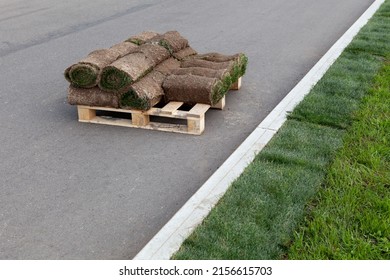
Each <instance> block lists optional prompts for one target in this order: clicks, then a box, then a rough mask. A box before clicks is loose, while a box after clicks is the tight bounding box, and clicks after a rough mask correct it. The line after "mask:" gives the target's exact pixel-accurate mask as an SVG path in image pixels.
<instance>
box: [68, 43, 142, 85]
mask: <svg viewBox="0 0 390 280" xmlns="http://www.w3.org/2000/svg"><path fill="white" fill-rule="evenodd" d="M137 47H138V46H137V45H135V44H133V43H129V42H122V43H119V44H116V45H114V46H112V47H111V48H109V49H100V50H95V51H93V52H91V53H89V54H88V55H87V57H85V58H84V59H82V60H80V61H79V62H78V63H76V64H73V65H71V66H70V67H68V68H67V69H66V70H65V73H64V75H65V78H66V79H67V80H68V81H69V82H70V83H71V84H72V85H73V86H75V87H82V88H92V87H94V86H96V85H97V84H98V82H99V78H100V72H101V70H102V69H103V68H104V67H105V66H107V65H109V64H111V63H112V62H114V61H115V60H117V59H118V58H120V57H121V56H124V55H126V54H128V53H130V52H132V51H134V50H135V49H136V48H137Z"/></svg>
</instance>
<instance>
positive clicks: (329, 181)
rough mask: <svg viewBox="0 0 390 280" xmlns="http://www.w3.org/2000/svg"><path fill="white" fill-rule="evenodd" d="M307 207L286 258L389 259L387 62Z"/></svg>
mask: <svg viewBox="0 0 390 280" xmlns="http://www.w3.org/2000/svg"><path fill="white" fill-rule="evenodd" d="M389 58H390V57H389ZM312 205H314V206H315V207H314V208H313V209H308V213H307V217H306V222H305V223H304V224H303V225H302V227H301V228H300V229H299V230H298V232H297V233H296V235H295V241H294V242H293V243H292V245H291V248H290V250H289V251H288V255H287V257H288V258H290V259H387V260H388V259H390V60H388V61H387V62H386V63H385V66H384V67H383V70H382V71H381V72H380V74H379V75H378V76H377V77H376V83H375V86H374V87H373V88H372V90H371V93H370V95H369V96H367V97H366V98H365V99H364V101H363V105H362V106H361V108H360V110H359V111H358V113H357V114H356V120H355V122H354V123H353V125H352V127H351V129H349V130H348V133H347V134H346V137H345V140H344V145H343V148H342V149H341V150H340V151H339V153H338V155H337V157H336V159H335V160H334V162H333V164H332V166H331V168H330V170H329V171H328V175H327V178H326V183H325V186H324V188H322V189H321V190H320V192H319V194H318V196H317V198H316V200H314V201H313V202H312Z"/></svg>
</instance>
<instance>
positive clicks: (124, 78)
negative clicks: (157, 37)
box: [99, 44, 170, 92]
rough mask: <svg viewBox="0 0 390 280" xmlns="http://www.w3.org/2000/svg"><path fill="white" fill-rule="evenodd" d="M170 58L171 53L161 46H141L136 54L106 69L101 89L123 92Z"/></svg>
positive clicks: (122, 58) (103, 72)
mask: <svg viewBox="0 0 390 280" xmlns="http://www.w3.org/2000/svg"><path fill="white" fill-rule="evenodd" d="M169 56H170V54H169V52H168V51H167V50H166V49H165V48H163V47H161V46H158V45H152V44H144V45H141V46H139V47H138V48H137V50H136V51H135V52H133V53H130V54H128V55H126V56H124V57H121V58H120V59H118V60H116V61H115V62H113V63H112V64H110V65H108V66H106V67H104V68H103V70H102V73H101V77H100V82H99V87H100V88H101V89H102V90H105V91H113V92H123V91H125V90H126V89H127V88H128V86H130V85H131V84H132V83H134V82H136V81H137V80H138V79H140V78H142V77H143V76H145V75H146V74H147V73H148V72H150V71H151V70H152V69H153V68H154V67H155V66H156V65H157V64H159V63H160V62H162V61H164V60H166V59H168V58H169Z"/></svg>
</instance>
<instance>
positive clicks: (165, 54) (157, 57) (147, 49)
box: [136, 44, 170, 66]
mask: <svg viewBox="0 0 390 280" xmlns="http://www.w3.org/2000/svg"><path fill="white" fill-rule="evenodd" d="M136 52H140V53H143V54H145V55H146V57H148V58H149V59H151V60H152V62H153V64H154V66H156V65H157V64H159V63H161V62H163V61H164V60H166V59H168V58H169V57H170V53H169V51H168V50H167V49H165V48H164V47H162V46H159V45H152V44H144V45H142V46H140V47H139V48H138V49H137V51H136Z"/></svg>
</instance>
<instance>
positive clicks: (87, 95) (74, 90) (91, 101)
mask: <svg viewBox="0 0 390 280" xmlns="http://www.w3.org/2000/svg"><path fill="white" fill-rule="evenodd" d="M68 103H69V104H71V105H86V106H97V107H111V108H119V96H118V94H116V93H111V92H104V91H102V90H101V89H100V88H98V87H93V88H78V87H74V86H72V85H70V86H69V89H68Z"/></svg>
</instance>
